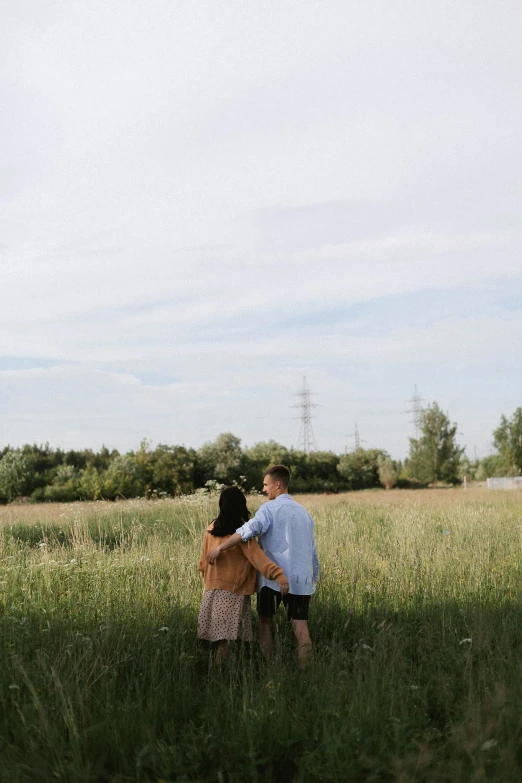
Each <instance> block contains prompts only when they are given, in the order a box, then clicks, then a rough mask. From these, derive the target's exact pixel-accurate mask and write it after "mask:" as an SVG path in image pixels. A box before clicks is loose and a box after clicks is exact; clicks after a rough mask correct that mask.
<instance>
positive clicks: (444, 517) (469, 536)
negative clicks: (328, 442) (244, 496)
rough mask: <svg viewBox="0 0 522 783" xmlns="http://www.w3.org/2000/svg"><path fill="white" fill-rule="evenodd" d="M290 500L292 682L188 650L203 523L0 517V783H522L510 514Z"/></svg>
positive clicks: (52, 513) (409, 499)
mask: <svg viewBox="0 0 522 783" xmlns="http://www.w3.org/2000/svg"><path fill="white" fill-rule="evenodd" d="M302 500H303V502H304V503H305V504H306V505H307V506H308V508H309V509H310V511H311V512H312V513H313V515H314V517H315V519H316V533H317V541H318V550H319V556H320V560H321V566H322V574H321V584H320V589H318V591H317V593H316V596H315V597H314V600H313V602H312V607H311V620H310V627H311V632H312V636H313V639H314V644H315V659H314V662H313V664H312V665H311V666H310V667H309V668H308V669H307V670H306V671H305V672H304V673H303V672H300V671H299V670H298V669H297V667H296V664H295V650H294V645H293V639H292V634H291V632H290V630H289V628H288V624H287V623H286V622H285V620H284V617H283V616H281V617H279V618H278V621H277V628H276V631H277V652H276V656H275V658H274V660H273V661H272V662H271V663H270V664H269V665H266V664H265V663H264V662H263V661H262V660H261V657H260V655H259V651H258V649H257V646H255V645H254V646H253V649H252V650H248V649H243V648H240V647H238V648H237V649H234V650H233V651H232V654H231V656H230V658H229V661H228V662H227V664H226V665H225V666H224V667H223V668H222V669H217V668H216V667H215V665H214V664H213V659H212V655H211V653H210V652H209V649H208V647H207V645H206V644H204V643H201V642H198V641H197V639H196V616H197V611H198V608H199V602H200V599H201V585H200V581H199V577H198V575H197V562H198V559H199V554H200V545H201V540H202V532H203V530H204V528H205V526H206V525H207V524H208V521H209V520H210V519H211V518H212V516H213V515H214V513H215V502H214V501H212V500H201V499H200V500H190V499H188V500H176V501H157V502H148V503H146V502H138V501H130V502H128V503H121V504H105V503H95V504H71V505H55V506H44V507H36V508H35V507H17V508H15V507H6V508H3V509H0V601H1V606H0V651H1V661H2V665H1V667H0V779H1V780H5V781H13V782H16V781H20V783H22V781H23V782H24V783H25V781H27V782H29V781H31V782H32V781H35V780H43V781H47V780H62V781H75V782H76V781H97V782H99V783H102V781H106V782H107V783H109V781H113V782H114V783H116V782H121V783H123V781H136V782H137V781H159V780H164V781H182V780H184V781H216V782H217V783H223V781H229V783H232V782H237V783H239V782H241V783H242V782H243V781H263V782H264V781H278V782H279V781H290V780H296V781H303V782H304V781H341V780H350V781H352V780H353V781H400V782H401V783H407V782H409V781H415V782H416V783H418V782H419V781H503V782H507V783H509V781H513V782H514V781H520V780H522V751H521V749H520V748H521V747H522V717H521V716H522V640H521V629H522V601H521V599H522V576H521V563H522V553H521V546H522V497H521V496H520V495H516V494H503V493H499V494H494V493H489V494H488V493H486V492H484V491H480V490H470V491H468V492H464V491H461V490H455V491H453V490H440V491H433V492H422V493H420V492H419V493H415V492H405V491H404V492H380V493H352V494H349V495H344V496H338V497H307V498H303V499H302ZM251 506H252V507H255V501H253V502H252V504H251Z"/></svg>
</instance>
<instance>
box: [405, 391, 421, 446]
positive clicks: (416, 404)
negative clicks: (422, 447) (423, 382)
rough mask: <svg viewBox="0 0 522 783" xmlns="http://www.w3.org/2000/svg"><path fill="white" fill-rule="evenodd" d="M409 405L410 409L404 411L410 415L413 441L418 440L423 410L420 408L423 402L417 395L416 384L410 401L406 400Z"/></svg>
mask: <svg viewBox="0 0 522 783" xmlns="http://www.w3.org/2000/svg"><path fill="white" fill-rule="evenodd" d="M408 402H409V404H410V406H411V407H410V408H408V410H407V411H406V413H411V414H412V418H411V419H410V421H411V423H412V424H413V437H414V438H415V440H419V435H420V429H421V425H422V414H423V412H424V408H423V407H422V403H423V402H424V400H423V399H422V397H421V396H420V394H419V390H418V389H417V384H415V386H414V387H413V397H412V398H411V400H408Z"/></svg>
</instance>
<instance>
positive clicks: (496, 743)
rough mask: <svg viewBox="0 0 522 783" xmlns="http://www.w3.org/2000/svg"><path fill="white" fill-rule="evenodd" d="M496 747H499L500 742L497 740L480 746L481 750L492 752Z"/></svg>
mask: <svg viewBox="0 0 522 783" xmlns="http://www.w3.org/2000/svg"><path fill="white" fill-rule="evenodd" d="M495 745H498V740H496V739H489V740H486V741H485V742H483V743H482V745H481V746H480V749H481V750H491V748H494V747H495Z"/></svg>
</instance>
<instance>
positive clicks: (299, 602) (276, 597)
mask: <svg viewBox="0 0 522 783" xmlns="http://www.w3.org/2000/svg"><path fill="white" fill-rule="evenodd" d="M311 597H312V596H311V595H293V594H292V593H287V594H286V595H281V593H280V592H279V590H272V588H271V587H262V588H261V590H260V591H259V592H258V594H257V613H258V615H260V616H261V617H273V616H274V615H275V613H276V612H277V610H278V608H279V604H280V603H281V601H282V602H283V606H284V607H285V609H286V617H287V620H308V607H309V605H310V598H311Z"/></svg>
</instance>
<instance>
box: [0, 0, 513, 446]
mask: <svg viewBox="0 0 522 783" xmlns="http://www.w3.org/2000/svg"><path fill="white" fill-rule="evenodd" d="M521 30H522V6H521V4H520V2H519V0H471V1H467V0H460V1H459V2H455V0H451V2H444V0H437V1H435V0H426V1H425V2H419V1H418V0H403V1H401V0H397V2H394V1H393V0H392V1H391V2H390V0H376V1H375V2H374V1H373V0H365V1H364V2H359V1H358V2H351V1H350V0H339V1H338V2H335V1H333V0H322V1H321V2H318V0H316V1H314V2H310V1H309V0H299V1H296V2H292V1H291V0H289V1H288V2H285V3H281V2H276V1H275V0H271V2H265V1H264V0H256V1H255V2H248V1H247V2H245V0H237V1H234V2H232V1H229V0H219V2H216V1H215V0H209V1H208V2H205V1H204V0H197V1H196V2H194V0H190V2H187V1H185V0H110V1H109V2H107V0H103V2H102V1H101V0H89V2H79V0H70V1H69V2H61V1H59V0H55V1H54V2H51V0H4V2H3V3H1V24H0V62H1V73H0V99H1V106H2V122H1V123H0V155H1V168H0V171H1V185H0V197H1V212H0V225H1V234H0V252H1V256H0V258H1V260H0V264H1V269H0V447H1V446H3V445H5V444H6V443H10V444H11V445H13V446H15V445H21V444H22V443H24V442H35V441H36V442H45V441H49V442H50V443H51V444H52V445H54V446H61V447H64V448H74V447H78V448H82V447H93V448H98V447H100V446H101V445H102V443H104V444H106V445H108V446H110V447H116V448H119V449H122V450H127V449H131V448H137V447H138V445H139V442H140V440H141V439H142V438H143V437H147V438H149V439H150V440H152V441H153V442H154V443H158V442H160V443H184V444H185V445H187V446H194V447H197V446H199V445H201V443H203V442H204V441H207V440H212V439H214V438H215V437H216V436H217V435H218V434H219V433H220V432H223V431H232V432H233V433H235V434H236V435H238V436H239V437H240V438H241V439H242V441H243V443H244V444H245V445H251V444H253V443H255V442H257V441H260V440H267V439H269V438H274V439H276V440H278V441H280V442H281V443H284V444H285V445H287V446H290V445H295V446H297V445H298V431H299V423H298V421H296V420H295V419H294V416H295V415H296V413H297V411H296V410H295V409H293V408H292V407H291V406H292V405H293V404H295V402H296V401H297V398H296V397H294V394H295V393H296V392H298V391H299V388H300V386H301V383H302V377H303V375H306V376H307V379H308V384H309V387H310V389H311V390H312V391H313V392H315V393H316V396H315V397H314V400H315V401H316V402H317V403H319V404H320V406H321V407H318V408H316V409H315V411H314V413H315V414H316V416H317V418H316V419H315V420H314V421H313V426H314V431H315V437H316V441H317V446H318V448H320V449H333V450H335V451H338V452H340V451H342V450H344V448H345V446H346V445H347V444H348V446H350V445H351V446H352V447H353V440H352V441H350V440H349V439H348V438H347V435H348V434H349V433H350V432H353V429H354V425H355V422H356V421H357V422H358V425H359V430H360V434H361V438H362V439H363V441H364V442H363V444H362V445H365V446H375V447H382V448H385V449H387V450H388V451H389V452H390V453H391V454H392V455H393V456H395V457H403V456H405V455H406V453H407V450H408V436H409V435H411V434H412V425H411V423H410V421H409V420H410V418H411V417H410V416H409V415H408V414H407V413H405V411H406V410H407V408H408V407H409V405H408V400H409V399H411V397H412V395H413V391H414V385H415V384H416V385H417V386H418V389H419V392H420V394H421V395H422V397H423V398H424V400H425V401H426V402H431V401H432V400H437V401H438V403H439V405H440V406H441V407H442V408H443V410H445V411H447V412H448V413H449V415H450V417H451V419H452V420H453V421H457V422H458V425H459V432H461V433H462V434H461V435H460V436H459V437H460V441H461V443H462V444H463V445H466V447H467V449H468V453H469V454H470V456H473V454H474V451H475V449H476V451H477V453H478V455H479V456H483V455H485V454H487V453H488V450H489V448H490V443H491V433H492V430H493V428H494V427H495V426H497V425H498V421H499V418H500V415H501V414H502V413H506V414H508V415H509V414H511V413H512V412H513V411H514V409H515V408H516V407H517V406H519V405H522V394H521V387H522V369H521V368H522V356H521V353H522V351H521V336H522V256H521V249H522V210H521V208H522V198H521V195H522V176H521V174H522V166H521V162H522V161H521V159H522V143H521V138H522V133H521V131H522V128H521V117H522V91H521V81H522V47H521V46H520V38H521Z"/></svg>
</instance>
